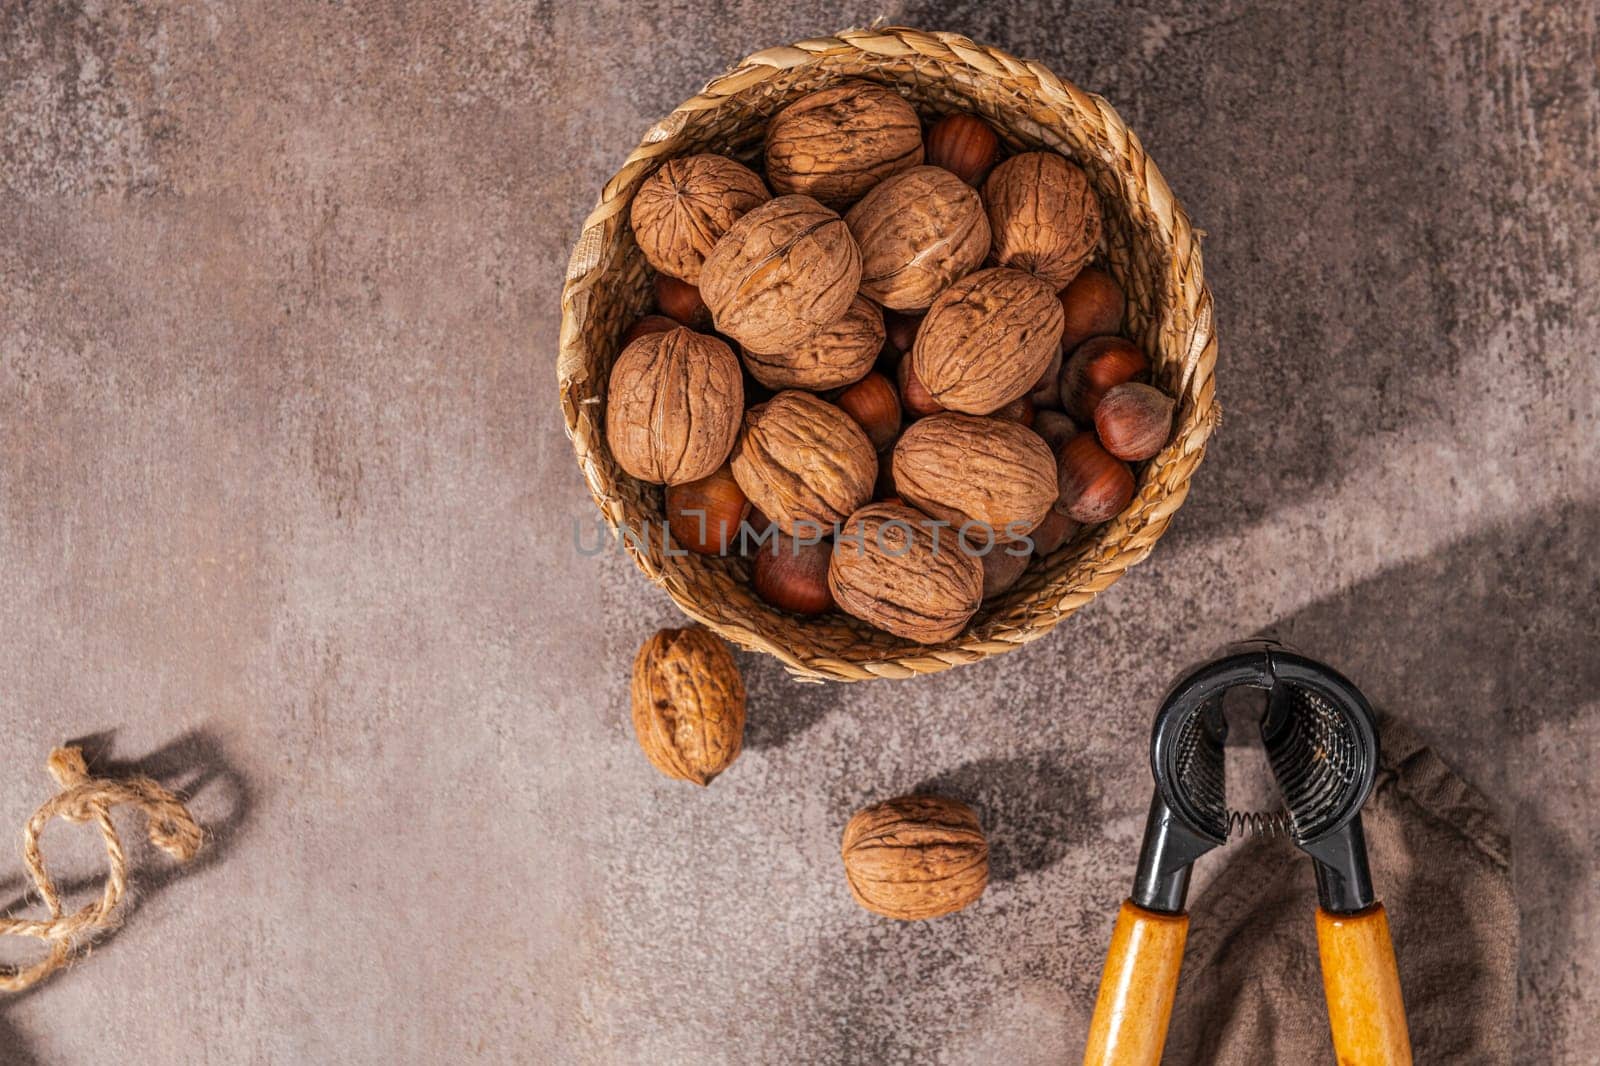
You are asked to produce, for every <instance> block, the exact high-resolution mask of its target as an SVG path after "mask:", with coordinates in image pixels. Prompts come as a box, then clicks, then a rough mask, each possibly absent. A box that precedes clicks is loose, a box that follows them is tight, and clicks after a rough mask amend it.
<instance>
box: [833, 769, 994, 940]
mask: <svg viewBox="0 0 1600 1066" xmlns="http://www.w3.org/2000/svg"><path fill="white" fill-rule="evenodd" d="M839 852H840V855H841V857H842V858H843V859H844V872H845V878H846V880H847V881H848V882H849V884H850V894H851V895H852V896H854V897H855V901H856V902H857V903H859V904H861V906H863V907H865V908H866V909H867V910H869V911H872V912H873V913H875V914H881V915H884V916H885V917H888V918H899V919H902V920H905V921H915V920H918V919H921V918H937V917H939V916H940V915H944V914H952V913H954V912H955V911H958V910H961V909H962V908H963V907H966V906H968V905H970V904H972V903H974V902H976V901H977V899H978V897H979V896H981V895H983V890H984V888H985V887H986V886H987V885H988V883H989V842H988V841H987V840H986V839H985V838H984V835H983V827H982V826H981V825H979V824H978V815H977V813H976V812H975V811H973V809H972V808H971V807H969V806H967V805H966V804H965V803H961V802H960V801H958V800H952V799H945V798H944V797H942V796H901V797H900V798H898V799H892V800H888V801H887V802H884V803H879V804H877V805H875V806H872V807H868V808H866V809H865V810H862V811H858V812H856V815H855V817H853V818H851V819H850V823H849V824H848V825H846V826H845V830H844V839H843V841H842V842H841V844H840V846H839Z"/></svg>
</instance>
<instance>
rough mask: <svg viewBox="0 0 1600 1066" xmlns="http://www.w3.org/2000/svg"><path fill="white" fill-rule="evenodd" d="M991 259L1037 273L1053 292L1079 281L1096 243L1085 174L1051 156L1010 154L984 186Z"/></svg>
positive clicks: (1096, 206)
mask: <svg viewBox="0 0 1600 1066" xmlns="http://www.w3.org/2000/svg"><path fill="white" fill-rule="evenodd" d="M983 202H984V203H985V204H986V205H987V206H988V209H989V228H990V230H992V231H993V233H994V260H995V262H997V263H999V264H1000V265H1001V266H1008V267H1016V268H1017V269H1018V270H1027V271H1030V272H1032V273H1034V274H1037V275H1039V277H1041V278H1043V279H1044V280H1045V281H1046V282H1048V283H1049V285H1050V288H1051V289H1052V290H1059V289H1062V288H1064V287H1065V286H1066V284H1067V282H1069V281H1071V280H1072V279H1073V278H1075V277H1077V275H1078V271H1080V270H1082V269H1083V268H1084V267H1085V266H1086V265H1087V264H1088V262H1089V260H1090V259H1091V258H1092V257H1093V256H1094V253H1095V249H1096V248H1097V247H1098V246H1099V244H1100V201H1099V200H1098V199H1096V198H1095V194H1094V189H1093V188H1092V187H1091V186H1090V185H1089V176H1088V175H1087V174H1085V173H1084V172H1083V171H1082V170H1080V169H1079V168H1078V167H1075V166H1073V165H1072V164H1071V163H1069V162H1067V161H1066V160H1065V159H1063V158H1061V156H1059V155H1056V154H1055V153H1054V152H1027V153H1025V154H1023V155H1017V156H1012V157H1011V158H1010V159H1007V160H1006V161H1005V162H1004V163H1001V164H1000V165H999V166H997V167H995V168H994V171H993V172H992V173H991V174H990V175H989V180H988V181H986V182H984V183H983Z"/></svg>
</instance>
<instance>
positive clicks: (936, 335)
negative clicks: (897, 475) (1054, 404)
mask: <svg viewBox="0 0 1600 1066" xmlns="http://www.w3.org/2000/svg"><path fill="white" fill-rule="evenodd" d="M1062 321H1063V317H1062V312H1061V301H1060V300H1058V299H1057V298H1056V290H1055V289H1053V288H1051V287H1050V286H1049V285H1048V284H1046V283H1045V282H1043V281H1041V280H1040V279H1039V278H1037V277H1035V276H1034V275H1032V274H1027V273H1023V272H1022V271H1020V270H1009V269H1006V268H1004V267H997V268H995V269H992V270H980V271H978V272H977V273H976V274H968V275H967V276H966V277H965V278H962V279H961V280H960V281H958V282H956V283H955V284H954V285H952V286H950V287H949V288H948V289H946V290H945V291H944V292H942V293H941V294H940V295H939V298H938V299H937V300H935V301H934V302H933V306H932V307H930V308H929V309H928V314H927V317H925V318H924V319H923V320H922V326H921V327H920V328H919V329H918V330H917V340H916V343H915V344H914V345H913V346H912V349H911V357H910V358H911V365H912V369H913V370H914V371H915V373H916V377H917V379H918V380H919V381H921V382H922V385H923V387H924V388H926V389H927V390H928V392H929V393H930V394H932V396H933V399H934V401H935V402H937V403H938V404H939V406H941V407H945V408H948V409H950V410H952V411H963V412H965V413H967V414H974V415H987V414H992V413H994V412H995V411H998V410H999V409H1000V408H1002V407H1004V406H1005V405H1006V404H1008V403H1010V402H1011V401H1012V400H1017V399H1021V398H1022V397H1023V396H1026V395H1027V394H1028V393H1029V392H1030V391H1031V390H1032V389H1033V387H1034V385H1035V384H1037V383H1038V381H1039V377H1040V375H1041V374H1043V373H1044V372H1045V370H1046V369H1047V368H1048V367H1049V366H1050V361H1051V359H1053V358H1054V357H1055V354H1056V351H1057V349H1058V345H1059V344H1060V343H1061V326H1062Z"/></svg>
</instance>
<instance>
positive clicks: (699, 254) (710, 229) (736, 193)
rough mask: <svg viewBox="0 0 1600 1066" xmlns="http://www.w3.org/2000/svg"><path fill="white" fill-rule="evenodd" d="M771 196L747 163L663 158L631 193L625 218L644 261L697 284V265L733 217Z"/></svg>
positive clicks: (711, 158)
mask: <svg viewBox="0 0 1600 1066" xmlns="http://www.w3.org/2000/svg"><path fill="white" fill-rule="evenodd" d="M769 199H771V197H770V195H769V194H768V193H767V187H766V186H765V185H763V184H761V179H760V178H758V177H757V176H756V174H755V171H753V170H751V169H750V168H749V167H745V166H741V165H739V164H738V163H735V162H734V161H733V160H731V159H728V158H726V157H724V156H720V155H691V156H685V157H684V158H682V159H669V160H667V161H666V162H665V163H663V164H661V169H659V170H657V171H656V172H655V173H654V174H652V175H650V176H649V177H648V178H646V179H645V181H644V184H643V185H641V186H639V191H638V192H637V193H635V194H634V197H633V207H632V209H631V210H630V212H629V219H630V221H631V222H632V224H633V237H634V240H636V241H638V242H639V250H640V251H642V252H643V253H644V257H645V259H646V261H648V262H649V264H650V265H651V266H653V267H655V268H656V269H657V270H659V271H661V272H662V273H663V274H670V275H671V276H673V277H675V278H681V279H682V280H684V281H687V282H688V283H689V284H691V285H698V284H699V283H700V266H701V264H702V263H703V262H704V261H705V258H706V256H708V255H710V254H711V248H712V246H713V245H715V244H716V243H717V241H718V239H720V238H721V237H722V235H723V234H724V233H726V232H728V228H729V227H730V226H732V225H733V224H734V223H735V222H736V221H738V220H739V217H740V216H741V215H743V214H744V213H745V212H747V211H749V210H750V209H751V208H754V207H759V206H761V205H762V204H764V203H766V202H767V201H768V200H769Z"/></svg>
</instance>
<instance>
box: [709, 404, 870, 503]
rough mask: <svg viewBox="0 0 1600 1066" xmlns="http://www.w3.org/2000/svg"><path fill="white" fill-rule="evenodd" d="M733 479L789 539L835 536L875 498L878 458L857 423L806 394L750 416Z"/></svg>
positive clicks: (735, 451) (741, 436) (753, 411)
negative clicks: (808, 534)
mask: <svg viewBox="0 0 1600 1066" xmlns="http://www.w3.org/2000/svg"><path fill="white" fill-rule="evenodd" d="M732 466H733V476H734V478H735V479H736V480H737V481H738V482H739V487H740V488H741V489H743V490H744V494H745V495H746V496H748V497H750V502H751V503H752V504H754V505H755V506H756V507H759V508H760V509H761V511H762V513H763V514H765V515H766V516H767V517H768V518H770V519H771V520H772V522H773V524H774V525H776V526H777V527H778V528H779V529H780V530H782V531H783V532H785V533H789V534H802V533H806V532H812V531H814V530H816V529H824V530H825V529H831V528H832V527H833V526H834V524H836V523H838V522H842V521H844V519H845V518H847V517H849V515H850V513H851V512H852V511H854V510H855V509H856V508H857V507H860V506H861V505H862V504H864V503H866V502H867V501H868V500H869V499H871V498H872V486H873V483H874V482H876V481H877V479H878V458H877V455H876V453H875V452H874V451H873V448H872V442H871V441H870V440H868V439H867V435H866V433H865V432H863V431H862V429H861V427H860V426H858V425H856V423H855V419H853V418H851V417H850V416H849V415H847V414H845V413H844V412H843V411H841V410H839V408H837V407H835V406H834V405H833V404H831V403H828V402H827V401H825V400H820V399H818V398H817V397H815V396H813V395H811V394H810V393H808V392H797V391H790V392H780V393H778V395H776V396H774V397H773V398H772V399H770V400H768V401H767V402H766V403H764V404H760V405H758V406H756V407H752V408H750V410H748V411H746V412H745V415H744V429H743V430H742V431H741V432H740V433H739V439H738V441H737V443H735V444H734V447H733V460H732Z"/></svg>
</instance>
